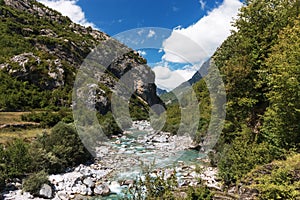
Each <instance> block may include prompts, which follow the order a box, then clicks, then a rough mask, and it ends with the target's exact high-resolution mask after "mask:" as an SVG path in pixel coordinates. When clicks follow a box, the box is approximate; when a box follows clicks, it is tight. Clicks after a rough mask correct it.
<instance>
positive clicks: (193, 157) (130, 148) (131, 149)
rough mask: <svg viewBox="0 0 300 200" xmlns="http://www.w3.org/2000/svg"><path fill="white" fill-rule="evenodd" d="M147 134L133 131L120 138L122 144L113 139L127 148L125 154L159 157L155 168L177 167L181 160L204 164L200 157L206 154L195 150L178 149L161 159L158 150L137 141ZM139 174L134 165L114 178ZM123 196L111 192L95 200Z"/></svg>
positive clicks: (189, 163)
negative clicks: (147, 147)
mask: <svg viewBox="0 0 300 200" xmlns="http://www.w3.org/2000/svg"><path fill="white" fill-rule="evenodd" d="M145 134H147V132H145V131H133V133H132V134H128V135H126V138H120V139H119V140H120V141H121V143H120V144H115V143H114V142H115V141H116V140H117V139H113V140H112V144H113V146H115V147H117V148H126V152H124V154H126V155H127V154H128V156H130V154H132V155H138V156H141V157H143V158H146V159H148V160H150V161H151V160H155V159H156V158H157V160H155V167H154V168H167V167H175V166H176V165H178V164H179V162H184V163H185V165H191V164H200V165H201V164H203V163H201V162H200V161H199V160H198V159H199V158H202V157H204V156H205V155H204V154H201V153H199V152H198V151H195V150H183V151H177V152H174V154H172V155H171V156H169V157H167V158H164V159H163V160H161V157H160V155H157V152H156V151H155V150H154V149H146V148H145V147H144V146H143V145H142V144H139V143H137V142H136V138H137V137H141V136H143V135H145ZM125 146H126V147H125ZM160 161H161V162H160ZM139 175H141V170H140V166H139V167H137V166H133V167H132V169H131V171H128V172H122V173H119V174H118V175H117V176H115V177H114V178H113V180H122V179H123V180H124V179H126V178H127V179H128V178H130V179H136V178H137V177H138V176H139ZM122 189H123V191H126V187H123V186H122ZM122 197H124V194H122V193H121V194H111V195H109V196H107V197H101V196H99V197H94V198H93V200H119V199H122Z"/></svg>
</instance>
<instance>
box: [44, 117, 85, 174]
mask: <svg viewBox="0 0 300 200" xmlns="http://www.w3.org/2000/svg"><path fill="white" fill-rule="evenodd" d="M42 142H43V144H44V149H45V150H46V152H48V155H49V154H50V155H51V156H50V158H51V159H52V161H53V160H54V162H50V163H51V166H50V167H49V170H50V172H52V173H53V171H54V172H59V171H63V170H65V169H66V168H67V167H72V166H75V165H78V164H80V163H85V162H87V161H88V160H89V159H91V155H90V154H89V152H88V151H87V150H86V148H85V147H84V146H83V144H82V142H81V140H80V138H79V136H78V134H77V131H76V130H75V127H74V126H73V125H67V124H65V123H63V122H59V123H58V124H57V125H55V126H54V127H53V128H52V130H51V134H50V135H47V136H46V137H45V138H43V139H42Z"/></svg>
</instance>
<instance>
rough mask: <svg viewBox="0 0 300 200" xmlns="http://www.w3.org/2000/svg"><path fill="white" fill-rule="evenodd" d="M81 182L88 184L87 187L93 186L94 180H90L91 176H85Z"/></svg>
mask: <svg viewBox="0 0 300 200" xmlns="http://www.w3.org/2000/svg"><path fill="white" fill-rule="evenodd" d="M83 183H84V184H85V185H86V186H88V187H89V188H93V187H95V182H94V181H93V180H92V178H91V177H87V178H85V179H84V180H83Z"/></svg>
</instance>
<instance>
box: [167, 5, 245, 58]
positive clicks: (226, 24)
mask: <svg viewBox="0 0 300 200" xmlns="http://www.w3.org/2000/svg"><path fill="white" fill-rule="evenodd" d="M200 2H201V1H200ZM241 6H242V3H241V2H240V1H238V0H224V2H223V3H222V4H221V5H219V7H217V8H215V9H213V10H212V11H211V12H209V13H208V14H207V15H206V16H204V17H203V18H201V19H200V20H199V21H198V22H196V23H195V24H193V25H191V26H189V27H187V28H178V27H177V28H176V29H174V30H173V32H172V34H171V36H170V37H169V38H167V39H166V40H165V41H164V42H163V49H164V51H165V55H164V56H163V59H164V60H166V61H171V62H183V63H185V62H186V60H188V61H189V62H191V63H199V62H203V61H204V60H206V59H207V58H208V57H210V56H211V55H212V54H213V53H214V51H215V50H216V48H217V47H218V46H219V45H221V43H222V42H223V41H224V40H225V39H226V38H227V37H228V36H229V35H230V30H231V29H233V28H232V26H231V22H232V20H233V18H234V17H236V16H237V13H238V9H239V8H240V7H241ZM183 58H184V59H183Z"/></svg>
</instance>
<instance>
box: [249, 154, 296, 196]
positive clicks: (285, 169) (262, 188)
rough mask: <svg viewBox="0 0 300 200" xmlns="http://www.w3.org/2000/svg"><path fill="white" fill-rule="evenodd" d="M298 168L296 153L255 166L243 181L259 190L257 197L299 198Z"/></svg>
mask: <svg viewBox="0 0 300 200" xmlns="http://www.w3.org/2000/svg"><path fill="white" fill-rule="evenodd" d="M299 170H300V154H296V155H293V156H290V157H288V158H287V160H283V161H274V162H272V163H270V164H267V165H264V166H260V167H258V168H256V169H255V170H253V171H252V172H251V173H249V174H248V175H247V176H246V178H245V179H244V180H243V181H244V182H246V183H251V185H250V187H251V188H255V189H257V190H258V191H259V199H266V200H267V199H299V198H300V191H299V187H300V179H299ZM249 180H251V181H249Z"/></svg>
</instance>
